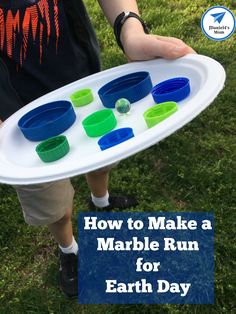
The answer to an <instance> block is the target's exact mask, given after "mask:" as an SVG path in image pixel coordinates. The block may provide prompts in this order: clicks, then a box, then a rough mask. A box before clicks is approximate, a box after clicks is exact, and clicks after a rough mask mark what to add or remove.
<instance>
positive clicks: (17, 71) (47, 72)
mask: <svg viewBox="0 0 236 314" xmlns="http://www.w3.org/2000/svg"><path fill="white" fill-rule="evenodd" d="M77 1H79V0H77ZM72 2H73V1H68V0H64V1H62V0H15V1H13V0H12V1H1V0H0V57H1V59H2V60H3V61H4V63H5V64H6V66H7V68H8V72H9V76H10V81H11V84H12V85H13V87H14V89H15V90H16V92H17V93H18V95H19V97H20V99H21V100H22V102H23V104H27V103H28V102H30V101H32V100H34V99H36V98H38V97H39V96H42V95H44V94H46V93H48V92H49V91H52V90H55V89H57V88H59V87H61V86H63V85H65V84H68V83H70V82H73V81H75V80H78V79H79V78H82V77H84V76H87V75H89V74H91V73H94V72H96V71H98V70H99V64H95V65H94V64H92V63H91V62H90V60H89V57H88V52H87V51H86V49H85V47H83V45H81V44H80V43H79V41H78V38H76V36H77V34H75V32H76V30H75V29H74V27H73V22H72V21H71V20H70V14H71V13H70V12H71V11H73V10H72V9H73V8H71V3H72ZM85 27H86V26H85ZM83 31H85V30H83V29H80V32H81V34H82V33H83Z"/></svg>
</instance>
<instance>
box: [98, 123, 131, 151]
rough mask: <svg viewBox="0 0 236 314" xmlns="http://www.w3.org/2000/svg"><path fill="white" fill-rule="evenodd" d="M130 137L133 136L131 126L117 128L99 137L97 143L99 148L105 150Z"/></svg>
mask: <svg viewBox="0 0 236 314" xmlns="http://www.w3.org/2000/svg"><path fill="white" fill-rule="evenodd" d="M132 137H134V133H133V130H132V129H131V128H122V129H117V130H114V131H112V132H110V133H108V134H106V135H104V136H103V137H101V138H100V140H99V141H98V145H99V146H100V148H101V150H105V149H108V148H110V147H112V146H115V145H118V144H120V143H122V142H125V141H127V140H128V139H130V138H132Z"/></svg>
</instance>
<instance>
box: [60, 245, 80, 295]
mask: <svg viewBox="0 0 236 314" xmlns="http://www.w3.org/2000/svg"><path fill="white" fill-rule="evenodd" d="M59 273H60V288H61V290H62V291H63V292H64V293H65V294H66V295H67V296H68V297H70V298H72V297H76V296H77V295H78V256H77V255H75V254H73V253H72V254H64V253H63V252H61V251H60V268H59Z"/></svg>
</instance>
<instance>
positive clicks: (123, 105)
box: [115, 98, 131, 114]
mask: <svg viewBox="0 0 236 314" xmlns="http://www.w3.org/2000/svg"><path fill="white" fill-rule="evenodd" d="M115 108H116V110H117V111H118V112H119V113H120V114H126V113H129V112H130V109H131V104H130V102H129V100H128V99H126V98H120V99H118V100H117V101H116V103H115Z"/></svg>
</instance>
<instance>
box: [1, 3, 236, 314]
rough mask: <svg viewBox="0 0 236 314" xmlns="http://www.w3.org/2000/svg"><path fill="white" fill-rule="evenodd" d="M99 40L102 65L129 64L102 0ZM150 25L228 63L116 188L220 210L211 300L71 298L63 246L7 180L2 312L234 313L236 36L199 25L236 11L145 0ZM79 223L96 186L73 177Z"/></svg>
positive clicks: (123, 171) (93, 8) (149, 205)
mask: <svg viewBox="0 0 236 314" xmlns="http://www.w3.org/2000/svg"><path fill="white" fill-rule="evenodd" d="M85 2H86V4H87V7H88V10H89V13H90V15H91V18H92V21H93V23H94V26H95V28H96V30H97V34H98V38H99V41H100V44H101V48H102V62H103V68H110V67H114V66H116V65H119V64H122V63H125V62H126V60H125V58H124V56H123V55H122V53H121V51H120V50H119V49H118V48H117V46H116V45H115V41H114V37H113V34H112V30H111V29H110V28H109V27H108V26H107V23H106V21H105V19H104V16H103V14H102V12H101V10H100V9H99V6H98V4H97V1H95V0H86V1H85ZM138 2H139V4H140V10H141V12H142V16H143V17H144V19H145V20H146V22H147V23H148V24H149V26H150V27H151V29H152V32H153V33H156V34H160V35H166V36H175V37H179V38H181V39H183V40H184V41H186V42H187V43H188V44H189V45H191V46H192V47H193V48H194V49H195V50H196V51H197V52H198V53H200V54H204V55H207V56H210V57H212V58H214V59H216V60H218V61H219V62H220V63H221V64H222V65H223V66H224V67H225V70H226V72H227V81H226V85H225V89H224V90H223V92H222V93H221V94H220V96H219V97H218V98H217V100H216V101H215V102H214V103H213V104H212V105H211V106H210V107H209V108H208V109H207V110H205V111H204V112H203V113H202V114H201V115H199V116H198V117H197V118H196V119H195V120H194V121H193V122H191V123H189V124H188V125H187V126H185V127H184V128H182V129H181V130H180V131H178V132H176V133H175V134H174V135H172V136H170V137H169V138H168V139H166V140H165V141H163V142H161V143H159V145H155V146H153V147H151V148H149V149H148V150H145V151H143V152H141V153H139V154H137V155H135V156H133V157H131V158H129V159H127V160H125V161H124V162H122V163H121V164H120V165H119V166H118V167H117V168H116V169H115V170H114V171H113V172H112V176H111V181H110V190H121V191H124V192H126V193H135V194H136V195H137V196H138V199H139V206H138V210H139V211H146V212H148V211H153V210H155V211H189V212H194V211H196V212H198V211H206V212H207V211H213V212H214V214H215V304H214V305H210V306H207V305H201V306H200V305H184V306H183V305H152V306H148V305H91V306H87V305H84V306H80V305H78V304H77V301H76V300H74V301H69V300H67V299H66V298H65V297H64V296H63V295H62V294H61V293H60V292H59V290H58V286H57V280H58V278H57V268H58V265H57V253H58V252H57V246H56V244H55V243H54V242H53V240H52V238H51V237H50V235H49V234H48V231H47V229H46V228H32V227H29V226H27V225H26V224H25V223H24V220H23V218H22V214H21V210H20V205H19V203H18V201H17V197H16V194H15V192H14V190H13V188H12V187H10V186H6V185H0V195H1V202H0V252H1V254H0V313H1V314H4V313H7V314H12V313H14V314H15V313H16V314H18V313H20V314H21V313H27V314H33V313H45V314H46V313H50V314H60V313H63V314H69V313H81V314H92V313H96V314H100V313H101V314H102V313H103V314H105V313H106V314H113V313H114V314H119V313H129V314H133V313H135V314H137V313H142V314H148V313H153V314H154V313H155V314H156V313H171V314H172V313H207V314H208V313H219V314H221V313H227V314H229V313H232V314H233V313H236V189H235V178H236V142H235V136H236V114H235V106H236V96H235V95H236V94H235V90H236V44H235V39H236V35H235V34H234V35H233V36H232V37H231V38H230V39H228V40H226V41H224V42H215V41H211V40H209V39H207V38H206V37H205V36H204V35H203V34H202V31H201V28H200V20H201V16H202V14H203V12H204V11H205V10H206V9H207V8H209V7H210V6H212V5H217V4H222V5H225V6H226V7H228V8H230V9H232V10H233V11H234V13H236V2H235V1H233V0H231V1H230V0H227V1H220V2H217V1H215V0H198V1H197V0H177V1H174V0H168V1H167V0H159V1H157V0H142V1H141V0H140V1H138ZM73 183H74V186H75V189H76V198H75V211H74V216H73V222H74V225H75V226H76V222H77V214H78V211H86V210H87V205H86V199H87V197H88V195H89V190H88V188H87V186H86V183H85V179H84V177H83V176H81V177H78V178H74V179H73Z"/></svg>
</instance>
